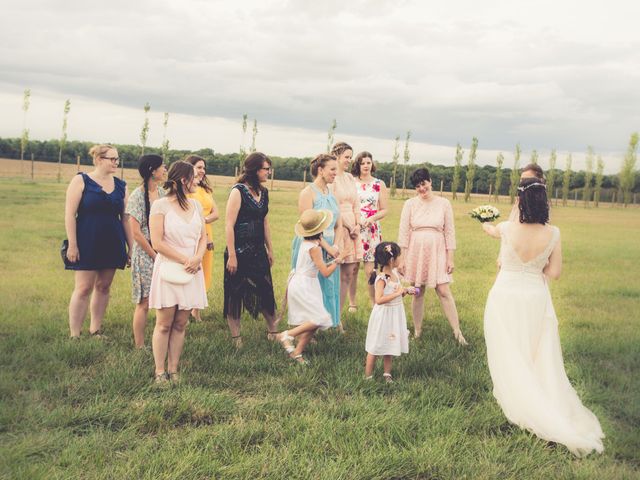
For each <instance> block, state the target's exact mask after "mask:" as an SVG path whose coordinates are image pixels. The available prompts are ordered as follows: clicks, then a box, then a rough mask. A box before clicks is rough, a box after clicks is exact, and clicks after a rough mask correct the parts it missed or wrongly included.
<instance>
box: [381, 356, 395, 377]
mask: <svg viewBox="0 0 640 480" xmlns="http://www.w3.org/2000/svg"><path fill="white" fill-rule="evenodd" d="M392 363H393V356H391V355H385V356H384V357H382V364H383V366H384V373H388V374H389V375H391V364H392Z"/></svg>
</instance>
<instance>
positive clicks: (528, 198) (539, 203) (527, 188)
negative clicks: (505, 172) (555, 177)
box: [518, 177, 549, 225]
mask: <svg viewBox="0 0 640 480" xmlns="http://www.w3.org/2000/svg"><path fill="white" fill-rule="evenodd" d="M518 210H519V211H520V223H541V224H542V225H545V224H546V223H547V222H548V221H549V200H548V199H547V186H546V185H545V183H544V180H540V179H539V178H535V177H534V178H523V179H522V180H520V185H519V186H518Z"/></svg>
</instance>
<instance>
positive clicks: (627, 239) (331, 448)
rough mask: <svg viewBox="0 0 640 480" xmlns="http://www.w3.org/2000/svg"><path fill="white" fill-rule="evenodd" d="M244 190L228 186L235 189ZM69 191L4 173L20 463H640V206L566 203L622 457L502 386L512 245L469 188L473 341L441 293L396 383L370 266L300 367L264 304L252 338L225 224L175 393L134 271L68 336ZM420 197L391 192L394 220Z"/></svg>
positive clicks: (566, 301) (283, 230) (427, 472)
mask: <svg viewBox="0 0 640 480" xmlns="http://www.w3.org/2000/svg"><path fill="white" fill-rule="evenodd" d="M226 193H227V192H226V191H223V190H220V191H217V192H216V200H217V202H218V205H220V206H224V202H225V197H226ZM271 201H272V203H271V212H270V218H271V224H272V230H273V233H274V235H273V236H274V244H275V248H276V252H277V256H276V262H277V263H276V266H275V267H274V270H273V277H274V281H275V284H276V295H277V298H278V299H280V298H281V297H282V294H283V288H284V284H285V280H286V277H287V273H288V270H289V245H290V241H291V237H292V231H293V224H294V221H295V218H296V209H295V204H296V193H295V192H273V193H272V195H271ZM63 202H64V186H61V185H57V184H29V183H20V182H16V181H10V180H2V181H0V205H1V206H0V213H1V215H0V272H2V274H1V275H0V312H1V313H0V315H1V317H0V318H1V320H0V365H1V368H0V458H1V459H2V461H0V475H1V476H2V477H3V478H109V479H111V478H176V479H178V478H180V479H186V478H198V479H201V478H252V479H255V478H276V479H281V478H323V479H325V478H326V479H372V478H377V479H386V478H421V479H445V478H474V479H475V478H487V479H493V478H516V479H523V478H541V479H543V478H544V479H547V478H582V479H595V478H597V479H600V478H615V479H618V478H640V453H639V452H640V438H639V433H638V428H639V425H640V380H639V376H638V371H639V367H640V329H639V328H638V316H639V313H638V312H639V305H640V275H639V273H640V268H639V267H638V265H640V248H638V238H640V210H638V209H633V210H628V211H623V210H621V209H616V208H608V207H607V208H600V209H588V210H585V209H583V208H570V207H567V208H554V210H553V213H552V216H553V222H554V223H555V224H557V225H559V226H560V228H561V229H562V236H563V248H564V257H565V265H564V275H563V278H562V279H561V280H560V281H558V282H555V283H554V284H553V286H552V295H553V298H554V302H555V307H556V310H557V313H558V317H559V320H560V334H561V338H562V344H563V352H564V358H565V364H566V368H567V372H568V375H569V377H570V379H571V381H572V382H573V384H574V386H575V387H576V389H577V390H578V392H579V394H580V397H581V398H582V400H583V401H584V403H585V404H586V405H587V406H588V407H589V408H591V409H592V410H593V411H594V412H595V413H596V415H597V416H598V418H599V419H600V421H601V423H602V425H603V428H604V430H605V433H606V435H607V438H606V439H605V453H604V454H603V455H600V456H597V455H594V456H590V457H588V458H586V459H583V460H577V459H575V458H574V457H573V456H572V455H571V454H570V453H568V452H567V450H566V449H565V448H563V447H561V446H553V445H551V444H547V443H545V442H543V441H541V440H539V439H537V438H536V437H535V436H533V435H531V434H529V433H527V432H524V431H522V430H520V429H518V428H515V427H513V426H511V425H510V424H509V423H508V422H507V421H506V419H505V418H504V416H503V415H502V413H501V411H500V409H499V407H498V405H497V404H496V402H495V401H494V399H493V397H492V395H491V380H490V377H489V373H488V370H487V365H486V360H485V359H486V353H485V347H484V340H483V337H482V313H483V309H484V303H485V299H486V295H487V293H488V291H489V288H490V287H491V284H492V281H493V278H494V276H495V271H496V264H495V259H496V256H497V251H498V243H497V242H496V241H494V240H492V239H490V238H489V237H487V236H485V235H484V234H483V233H482V231H481V229H480V227H479V225H478V224H477V223H475V222H474V221H472V220H471V219H470V218H469V217H468V216H467V215H466V212H467V211H468V210H470V209H471V208H472V207H473V206H475V205H473V204H466V205H465V204H464V203H461V202H459V203H456V204H455V211H456V223H457V225H456V231H457V237H458V246H459V248H458V251H457V253H456V272H457V273H456V275H455V283H454V284H453V287H452V288H453V292H454V295H455V297H456V300H457V303H458V309H459V311H460V317H461V320H462V325H463V330H464V332H465V335H466V337H467V339H468V340H469V341H470V343H471V345H470V346H469V347H468V348H460V347H458V346H457V345H456V344H455V343H454V341H453V339H452V335H451V332H450V329H449V327H448V324H447V322H446V320H445V318H444V316H443V314H442V312H441V309H440V306H439V305H438V304H437V303H436V299H435V296H434V294H433V292H429V296H428V300H427V315H426V325H425V332H424V335H423V337H424V338H423V339H421V340H420V341H419V342H417V343H412V344H411V346H410V353H409V354H408V355H406V356H403V357H401V358H400V359H399V360H397V361H396V362H395V364H394V374H395V377H396V378H397V381H396V383H395V384H394V385H386V384H384V383H382V381H381V380H380V375H381V372H380V371H378V372H377V378H378V380H376V381H375V382H373V383H367V382H365V381H364V380H362V377H363V361H364V337H365V332H366V321H367V318H368V313H369V311H368V308H366V307H365V306H364V305H365V303H366V302H365V295H364V281H363V280H364V279H363V277H361V279H360V294H359V299H360V304H361V307H360V309H359V311H358V313H357V314H356V315H347V316H346V317H345V318H346V322H345V323H346V327H347V329H348V335H347V336H345V337H342V336H339V335H336V334H335V333H333V332H325V333H323V334H322V335H321V337H320V339H319V342H318V344H317V345H315V346H312V347H311V348H310V351H309V358H310V359H311V361H312V366H311V367H309V368H306V369H304V368H297V367H296V366H294V365H291V363H290V362H288V361H287V359H286V358H285V356H284V354H283V352H282V349H281V348H280V347H279V346H278V345H277V344H273V343H269V342H268V341H267V340H266V338H265V335H264V333H265V332H264V330H265V328H264V323H263V322H261V321H258V322H254V321H252V320H251V319H249V318H245V319H244V320H243V331H244V335H245V348H244V349H243V350H241V351H239V352H236V351H235V350H234V349H233V348H232V347H231V346H230V341H229V335H228V333H227V328H226V324H225V322H224V320H223V319H222V317H221V308H220V307H221V297H222V250H223V248H222V245H223V240H222V222H219V223H216V224H215V226H214V230H215V235H216V238H215V240H216V246H217V249H216V260H215V270H214V288H212V291H211V292H210V303H211V305H212V306H211V307H210V308H209V310H208V311H207V312H206V315H205V318H206V319H207V320H208V321H206V322H204V323H202V324H191V325H190V326H189V329H188V333H187V340H186V346H185V352H184V356H183V361H182V371H183V378H184V382H183V385H182V386H180V387H179V388H175V389H171V390H169V391H157V390H155V389H154V388H152V386H151V382H152V373H153V362H152V358H151V355H150V354H149V353H143V352H138V351H134V350H133V348H132V335H131V328H130V320H131V314H132V310H133V305H132V304H131V303H130V292H129V290H130V276H129V272H128V271H124V272H118V273H117V275H116V280H115V282H114V286H113V290H112V300H111V304H110V306H109V309H108V313H107V316H106V319H105V327H106V330H107V333H108V335H109V340H108V341H105V342H101V341H99V340H92V339H89V338H87V337H86V335H85V336H84V338H83V339H82V340H81V341H80V342H79V343H72V342H70V341H69V340H67V336H68V327H67V311H66V309H67V304H68V301H69V296H70V294H71V290H72V286H73V275H72V274H71V273H70V272H65V271H64V270H63V269H62V263H61V260H60V258H59V253H58V251H59V247H60V241H61V240H62V238H64V226H63ZM483 203H484V202H483ZM401 206H402V202H401V201H400V200H393V201H392V202H391V214H390V215H389V217H388V218H387V219H386V220H385V221H384V224H383V230H384V231H383V234H384V235H385V237H386V238H394V237H395V235H396V232H397V223H398V218H399V212H400V209H401ZM498 206H499V207H500V206H501V208H502V209H503V210H505V213H506V211H507V210H508V207H507V206H506V205H504V204H502V205H498ZM152 325H153V321H151V322H150V324H149V326H148V328H147V334H148V338H149V337H150V335H151V331H152ZM86 328H87V326H86V325H85V332H86Z"/></svg>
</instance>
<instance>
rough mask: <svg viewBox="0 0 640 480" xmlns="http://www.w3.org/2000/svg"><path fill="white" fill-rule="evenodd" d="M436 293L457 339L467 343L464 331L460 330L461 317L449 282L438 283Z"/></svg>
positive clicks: (464, 343)
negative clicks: (463, 334)
mask: <svg viewBox="0 0 640 480" xmlns="http://www.w3.org/2000/svg"><path fill="white" fill-rule="evenodd" d="M436 293H437V294H438V298H439V299H440V304H441V305H442V310H443V311H444V314H445V316H446V317H447V320H448V321H449V325H451V329H452V330H453V334H454V336H455V338H456V340H457V341H458V342H459V343H461V344H463V345H466V344H467V341H466V340H465V339H464V337H463V336H462V331H461V330H460V319H459V318H458V309H457V308H456V301H455V300H454V299H453V294H452V293H451V289H450V288H449V284H448V283H441V284H440V285H437V286H436Z"/></svg>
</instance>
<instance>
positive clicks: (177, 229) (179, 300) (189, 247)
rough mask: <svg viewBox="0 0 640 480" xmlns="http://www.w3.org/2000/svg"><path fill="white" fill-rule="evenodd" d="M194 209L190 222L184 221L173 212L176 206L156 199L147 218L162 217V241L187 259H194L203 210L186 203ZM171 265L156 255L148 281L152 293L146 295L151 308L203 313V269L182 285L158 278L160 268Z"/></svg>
mask: <svg viewBox="0 0 640 480" xmlns="http://www.w3.org/2000/svg"><path fill="white" fill-rule="evenodd" d="M189 202H191V204H192V205H193V215H192V216H191V218H190V220H188V221H187V220H185V219H184V218H182V217H181V216H180V214H178V213H177V212H176V211H175V209H176V208H178V207H177V205H175V204H173V203H172V202H170V200H169V198H167V197H164V198H159V199H158V200H156V201H155V202H153V204H152V205H151V212H149V216H153V215H162V216H163V217H164V241H165V242H166V243H167V244H168V245H169V246H170V247H171V248H173V249H174V250H176V251H178V252H180V253H181V254H183V255H187V256H189V257H191V256H193V255H195V253H196V251H197V249H198V243H199V241H200V235H201V233H202V225H203V223H204V219H203V218H202V207H201V206H200V204H199V203H198V202H197V201H196V200H193V199H189ZM168 261H171V260H169V259H167V258H166V257H164V256H163V255H161V254H158V255H156V260H155V262H154V264H153V274H152V277H151V291H150V292H149V307H150V308H166V307H173V306H176V305H177V306H178V310H191V309H193V308H197V309H199V310H202V309H203V308H205V307H207V306H208V302H207V292H206V290H205V287H204V275H203V273H202V269H201V270H199V271H198V273H196V274H195V275H194V276H193V279H192V280H191V281H190V282H189V283H186V284H184V285H176V284H174V283H169V282H166V281H164V280H163V279H162V278H160V265H161V264H162V263H163V262H168Z"/></svg>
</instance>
